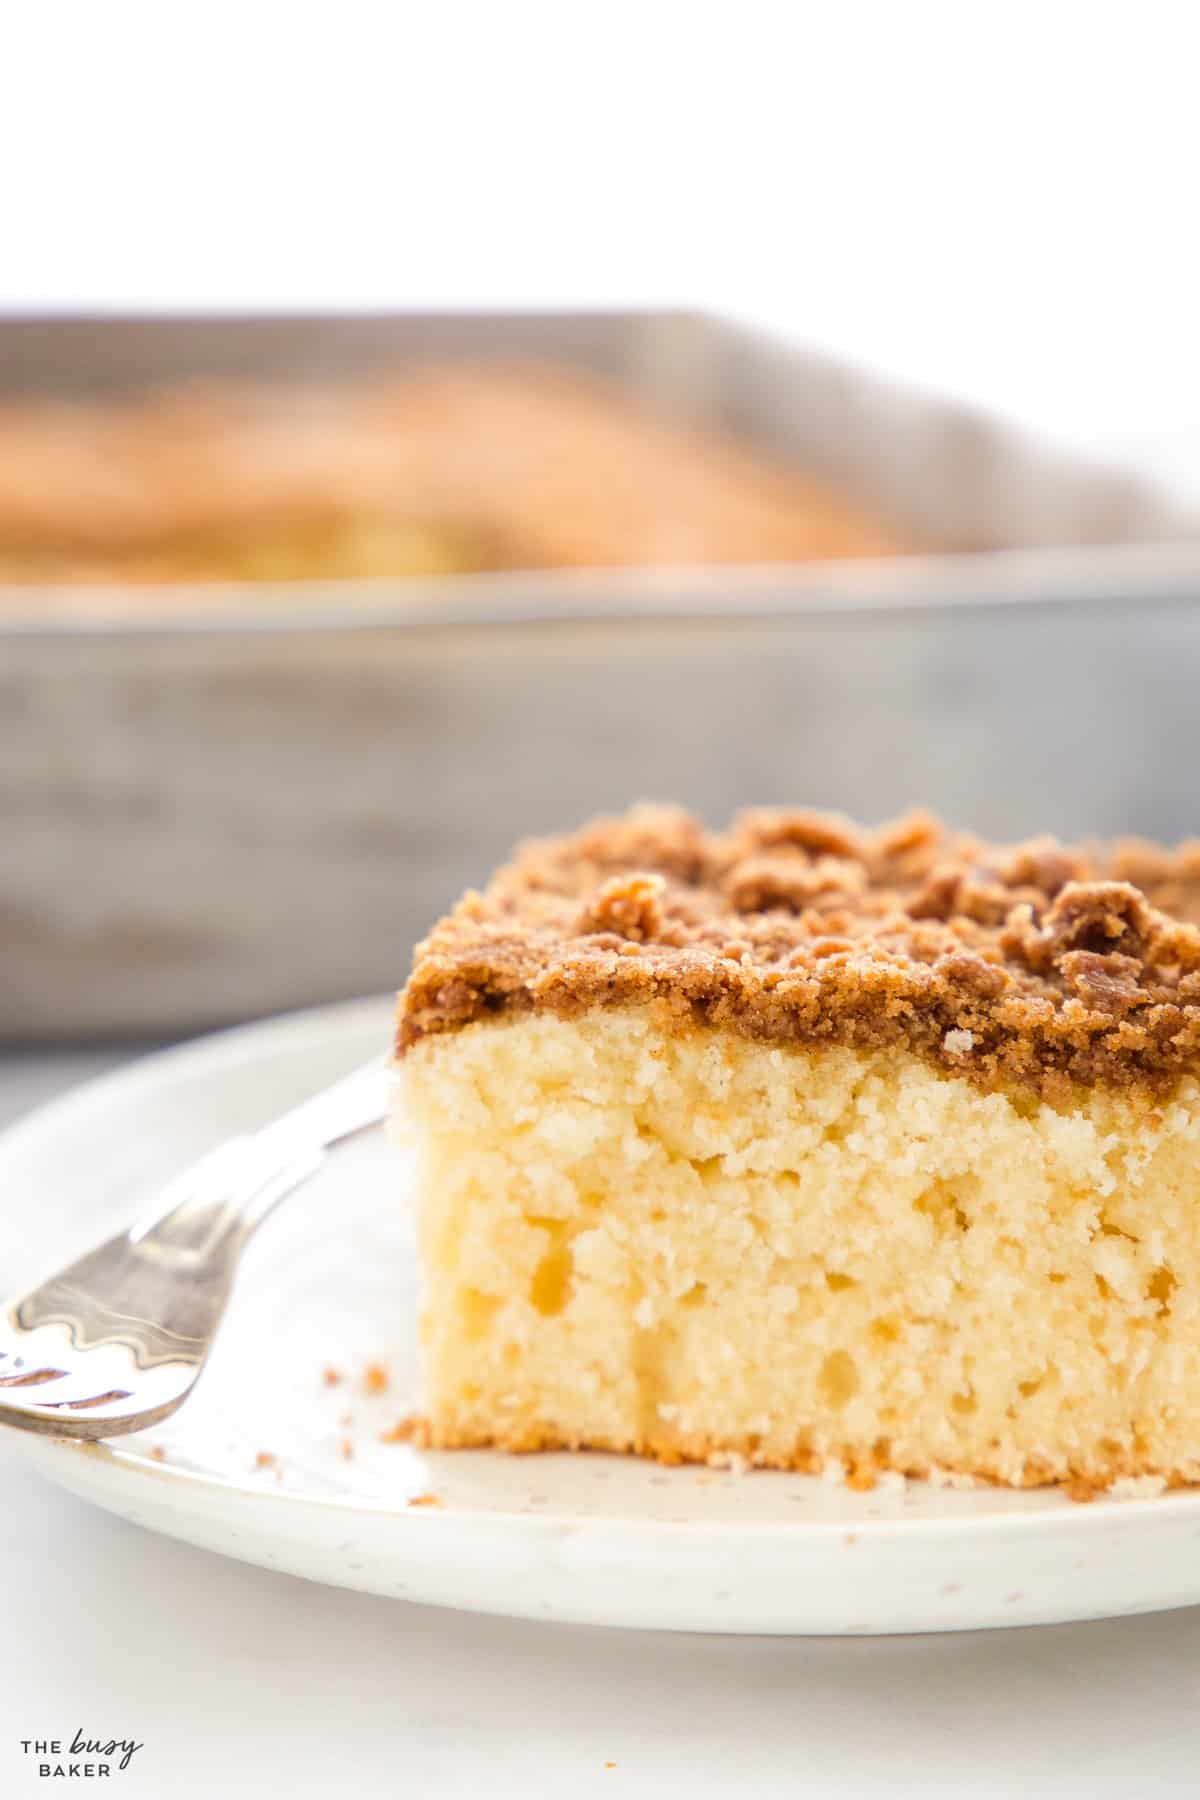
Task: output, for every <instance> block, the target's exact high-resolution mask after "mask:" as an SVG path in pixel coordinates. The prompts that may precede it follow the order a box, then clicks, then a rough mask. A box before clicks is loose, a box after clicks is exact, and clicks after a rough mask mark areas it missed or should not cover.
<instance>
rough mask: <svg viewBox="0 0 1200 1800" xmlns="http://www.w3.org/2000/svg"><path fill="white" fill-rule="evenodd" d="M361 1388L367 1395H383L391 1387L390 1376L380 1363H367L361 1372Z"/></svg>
mask: <svg viewBox="0 0 1200 1800" xmlns="http://www.w3.org/2000/svg"><path fill="white" fill-rule="evenodd" d="M362 1379H363V1386H364V1388H365V1389H366V1390H367V1392H368V1394H384V1393H386V1392H387V1390H388V1388H389V1387H390V1385H391V1376H390V1375H389V1374H388V1372H387V1370H386V1369H385V1368H384V1366H383V1364H382V1363H378V1362H372V1363H368V1364H367V1366H366V1368H365V1369H364V1370H363V1378H362Z"/></svg>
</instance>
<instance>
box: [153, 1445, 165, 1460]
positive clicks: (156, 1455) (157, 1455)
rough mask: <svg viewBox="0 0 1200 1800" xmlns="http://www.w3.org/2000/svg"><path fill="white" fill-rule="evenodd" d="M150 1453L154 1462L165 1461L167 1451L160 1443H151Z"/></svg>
mask: <svg viewBox="0 0 1200 1800" xmlns="http://www.w3.org/2000/svg"><path fill="white" fill-rule="evenodd" d="M150 1455H151V1456H152V1458H153V1459H154V1461H155V1462H166V1460H167V1453H166V1451H165V1450H164V1449H163V1447H162V1445H161V1444H151V1446H150Z"/></svg>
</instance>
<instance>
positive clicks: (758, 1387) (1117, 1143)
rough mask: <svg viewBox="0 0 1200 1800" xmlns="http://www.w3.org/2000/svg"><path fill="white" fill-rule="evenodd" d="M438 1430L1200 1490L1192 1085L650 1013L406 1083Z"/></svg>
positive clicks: (487, 1039) (411, 1075) (454, 1437)
mask: <svg viewBox="0 0 1200 1800" xmlns="http://www.w3.org/2000/svg"><path fill="white" fill-rule="evenodd" d="M398 1104H399V1107H400V1109H401V1111H402V1115H403V1118H404V1119H405V1121H406V1122H407V1125H408V1128H409V1129H411V1130H415V1133H416V1136H417V1140H418V1142H419V1145H420V1151H421V1173H420V1185H419V1229H420V1242H421V1250H422V1256H423V1260H424V1265H425V1271H426V1277H427V1299H426V1307H425V1314H424V1323H423V1340H424V1354H425V1367H426V1378H427V1394H426V1414H427V1418H428V1424H429V1431H430V1435H431V1438H432V1441H433V1442H435V1443H437V1444H440V1445H444V1446H452V1445H470V1444H497V1445H500V1446H503V1447H505V1448H508V1449H513V1450H524V1449H537V1448H547V1447H550V1446H555V1445H567V1446H572V1447H578V1446H592V1447H600V1448H606V1449H615V1450H633V1451H638V1452H642V1453H647V1454H653V1455H659V1456H663V1457H666V1458H669V1459H670V1458H677V1457H685V1458H689V1459H690V1458H710V1457H713V1456H717V1457H720V1456H722V1455H730V1454H732V1455H738V1456H744V1457H746V1458H748V1459H749V1460H750V1461H752V1462H755V1463H763V1464H770V1465H778V1466H786V1467H796V1468H815V1467H818V1466H820V1465H821V1464H823V1463H824V1462H826V1461H827V1460H829V1459H837V1460H838V1461H840V1462H842V1463H845V1464H847V1465H849V1466H851V1467H852V1468H855V1469H859V1470H862V1469H870V1468H894V1469H899V1470H902V1471H904V1472H906V1473H923V1472H927V1471H929V1470H930V1469H931V1468H937V1469H945V1470H954V1471H961V1472H967V1473H971V1474H977V1475H984V1476H988V1477H990V1478H992V1479H996V1480H1000V1481H1005V1482H1013V1483H1025V1482H1038V1481H1048V1480H1057V1479H1064V1478H1071V1477H1074V1478H1078V1479H1083V1480H1086V1481H1091V1482H1096V1483H1104V1482H1107V1481H1109V1480H1111V1479H1113V1478H1115V1477H1119V1476H1120V1477H1124V1476H1131V1475H1140V1474H1149V1475H1161V1476H1165V1477H1168V1478H1179V1479H1187V1480H1200V1306H1198V1299H1197V1296H1198V1295H1200V1087H1198V1086H1197V1083H1196V1082H1195V1081H1194V1080H1193V1079H1191V1078H1190V1077H1187V1078H1184V1079H1183V1080H1182V1081H1180V1082H1179V1083H1178V1085H1177V1087H1176V1088H1175V1090H1174V1092H1173V1093H1172V1094H1171V1096H1170V1097H1169V1098H1167V1099H1162V1098H1159V1099H1157V1100H1156V1099H1154V1098H1152V1097H1151V1096H1150V1095H1149V1094H1148V1093H1147V1092H1145V1091H1144V1090H1138V1089H1128V1088H1127V1089H1119V1090H1118V1089H1107V1088H1103V1087H1095V1088H1090V1089H1086V1090H1083V1089H1081V1090H1079V1092H1078V1093H1077V1095H1076V1096H1075V1099H1074V1100H1073V1101H1072V1102H1071V1104H1070V1105H1069V1106H1065V1107H1064V1106H1058V1107H1051V1106H1050V1105H1049V1104H1047V1103H1044V1102H1039V1101H1037V1100H1035V1099H1033V1098H1031V1097H1030V1096H1028V1095H1021V1094H1013V1095H1012V1096H1007V1095H1005V1094H1003V1093H987V1092H984V1091H982V1090H981V1089H979V1088H977V1087H976V1086H974V1085H973V1084H972V1083H971V1082H970V1081H968V1080H967V1079H965V1078H962V1077H958V1076H955V1075H952V1074H948V1073H946V1072H944V1071H942V1070H940V1069H935V1068H934V1067H932V1066H930V1065H928V1064H926V1063H924V1062H922V1061H921V1060H919V1059H918V1058H917V1057H915V1056H913V1055H912V1054H910V1053H909V1052H907V1051H904V1050H899V1049H888V1050H882V1051H871V1052H865V1051H856V1050H850V1049H841V1048H830V1049H822V1050H816V1051H813V1050H808V1049H791V1048H777V1047H771V1046H768V1045H763V1044H758V1043H754V1042H751V1041H748V1040H746V1039H744V1038H740V1037H736V1036H734V1035H732V1034H726V1033H724V1032H722V1031H719V1030H714V1029H686V1030H682V1031H681V1030H680V1028H679V1026H678V1024H677V1023H676V1024H672V1023H670V1022H669V1021H668V1020H667V1019H666V1017H665V1016H664V1015H661V1014H658V1013H656V1012H655V1011H654V1010H653V1009H651V1008H648V1007H645V1008H626V1009H615V1010H614V1009H599V1008H597V1009H595V1010H593V1011H590V1012H585V1013H584V1014H582V1015H581V1016H579V1017H577V1018H573V1019H563V1018H558V1017H553V1016H549V1015H539V1014H534V1015H526V1016H522V1017H518V1018H512V1019H505V1020H499V1021H497V1022H494V1023H492V1022H485V1023H479V1024H474V1025H470V1026H467V1027H466V1028H464V1029H462V1030H460V1031H456V1032H453V1033H447V1034H442V1035H437V1036H431V1037H428V1038H425V1039H423V1040H422V1041H420V1042H419V1043H417V1044H416V1045H414V1047H413V1048H412V1049H411V1050H410V1051H409V1053H408V1054H407V1056H406V1057H405V1059H404V1062H403V1080H402V1084H401V1088H400V1100H399V1103H398Z"/></svg>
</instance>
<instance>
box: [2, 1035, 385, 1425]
mask: <svg viewBox="0 0 1200 1800" xmlns="http://www.w3.org/2000/svg"><path fill="white" fill-rule="evenodd" d="M386 1110H387V1068H386V1063H385V1061H384V1059H383V1058H382V1057H380V1058H377V1059H376V1060H374V1061H372V1062H369V1063H366V1064H365V1065H364V1066H363V1067H362V1068H360V1069H356V1070H355V1071H354V1073H353V1074H351V1075H347V1076H346V1077H345V1078H344V1079H343V1080H342V1081H339V1082H337V1083H335V1085H334V1086H333V1087H330V1088H326V1089H324V1090H323V1091H322V1092H321V1093H319V1094H315V1095H314V1096H313V1097H312V1099H311V1100H306V1101H305V1102H304V1103H303V1105H301V1106H297V1107H295V1108H293V1110H292V1111H290V1112H288V1113H285V1114H284V1115H283V1117H282V1118H280V1119H277V1120H276V1121H275V1123H274V1124H272V1125H268V1126H267V1127H266V1128H265V1129H264V1130H262V1131H258V1132H255V1133H253V1134H252V1135H248V1136H243V1137H236V1138H230V1139H228V1140H227V1141H226V1142H225V1143H223V1144H221V1145H220V1146H219V1147H218V1148H217V1149H216V1150H214V1151H212V1152H210V1154H209V1155H207V1156H205V1157H203V1158H202V1159H201V1160H200V1161H199V1162H198V1163H195V1164H194V1165H193V1166H192V1167H191V1168H189V1169H188V1170H186V1171H185V1172H184V1173H183V1174H182V1175H180V1176H178V1177H176V1179H175V1180H173V1181H172V1182H171V1183H170V1184H169V1186H168V1187H167V1188H166V1189H164V1190H163V1191H162V1192H160V1194H159V1195H158V1198H157V1203H156V1205H155V1207H154V1211H153V1213H152V1214H151V1215H150V1216H149V1217H148V1218H146V1219H143V1220H142V1221H141V1222H140V1223H138V1224H136V1225H133V1226H131V1227H130V1228H129V1229H128V1230H127V1231H122V1232H118V1233H117V1235H116V1237H112V1238H109V1239H108V1241H107V1242H106V1243H103V1244H101V1245H100V1246H99V1247H98V1248H97V1249H95V1250H92V1251H89V1253H88V1254H87V1255H86V1256H81V1257H80V1258H79V1260H78V1261H77V1262H73V1263H71V1264H70V1265H69V1267H67V1268H65V1269H63V1270H61V1271H60V1272H59V1274H57V1275H53V1276H51V1278H50V1280H49V1281H45V1282H43V1283H42V1285H41V1286H40V1287H36V1288H33V1289H32V1290H31V1291H30V1292H29V1293H27V1294H24V1295H22V1296H21V1297H20V1298H19V1299H16V1300H12V1301H10V1302H9V1303H8V1305H7V1306H6V1308H5V1311H4V1315H3V1318H2V1319H0V1424H4V1425H17V1426H20V1427H21V1428H22V1429H23V1430H25V1431H40V1432H47V1433H49V1434H51V1435H53V1436H55V1437H72V1438H104V1437H114V1436H116V1435H117V1434H118V1433H120V1432H126V1431H140V1430H141V1429H142V1428H143V1426H146V1425H154V1424H156V1423H157V1422H158V1421H159V1420H160V1419H165V1418H167V1417H168V1415H169V1414H171V1413H173V1412H174V1411H175V1410H176V1408H177V1407H180V1406H182V1405H183V1402H184V1401H185V1400H186V1399H187V1397H188V1395H189V1394H190V1393H191V1391H192V1388H193V1387H194V1386H195V1383H196V1380H197V1377H198V1376H199V1374H200V1371H201V1369H202V1368H203V1366H204V1362H205V1358H206V1357H207V1355H208V1353H209V1350H210V1349H211V1348H212V1343H213V1339H214V1338H215V1336H216V1333H217V1327H218V1326H219V1325H220V1323H221V1319H222V1317H223V1315H224V1312H225V1303H226V1301H227V1300H228V1298H229V1292H230V1289H231V1287H232V1286H233V1277H234V1273H235V1271H236V1269H237V1265H238V1259H239V1258H240V1256H241V1254H242V1251H243V1249H244V1248H245V1246H246V1243H247V1241H248V1239H249V1237H250V1235H251V1233H252V1232H253V1231H254V1230H255V1228H256V1227H257V1226H258V1225H260V1224H261V1223H262V1221H263V1219H265V1218H266V1216H267V1214H268V1213H269V1212H270V1211H271V1210H272V1208H273V1207H275V1206H277V1205H278V1203H279V1202H280V1200H282V1199H283V1198H284V1196H285V1195H287V1194H290V1193H292V1192H293V1191H294V1190H295V1189H296V1188H297V1187H299V1185H300V1183H301V1182H303V1181H306V1180H307V1179H308V1177H309V1176H310V1175H312V1174H313V1173H314V1172H315V1171H316V1170H317V1169H318V1168H319V1167H320V1165H321V1163H322V1162H323V1161H324V1160H325V1156H326V1154H327V1152H328V1151H329V1149H330V1148H331V1147H332V1146H333V1145H334V1144H336V1143H337V1142H338V1140H339V1139H341V1138H344V1137H349V1136H350V1135H351V1133H353V1132H356V1131H361V1130H363V1129H364V1128H365V1127H366V1126H368V1125H375V1124H378V1123H379V1121H380V1120H381V1119H383V1117H384V1116H385V1113H386Z"/></svg>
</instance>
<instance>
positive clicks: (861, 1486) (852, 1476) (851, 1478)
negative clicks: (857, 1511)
mask: <svg viewBox="0 0 1200 1800" xmlns="http://www.w3.org/2000/svg"><path fill="white" fill-rule="evenodd" d="M876 1480H877V1477H876V1474H875V1471H874V1469H868V1468H867V1467H866V1465H865V1464H863V1463H860V1464H859V1465H858V1466H857V1468H853V1469H851V1471H850V1473H849V1474H848V1475H847V1476H846V1486H847V1487H848V1488H849V1489H850V1491H851V1493H854V1494H869V1493H870V1492H871V1490H872V1488H873V1487H874V1486H875V1484H876Z"/></svg>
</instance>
